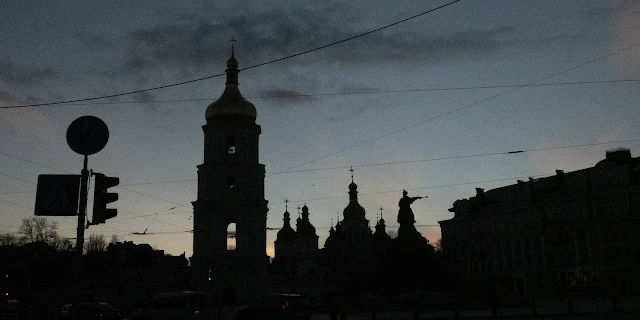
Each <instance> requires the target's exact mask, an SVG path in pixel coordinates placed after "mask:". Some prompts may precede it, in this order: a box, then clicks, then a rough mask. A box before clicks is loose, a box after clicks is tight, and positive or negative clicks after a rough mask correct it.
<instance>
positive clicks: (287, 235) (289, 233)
mask: <svg viewBox="0 0 640 320" xmlns="http://www.w3.org/2000/svg"><path fill="white" fill-rule="evenodd" d="M284 203H285V210H284V214H283V218H282V221H284V223H283V224H282V229H280V231H278V235H277V237H276V242H281V241H291V240H293V239H295V238H296V232H295V231H294V230H293V228H291V222H290V221H291V218H290V214H289V210H288V209H287V204H288V203H289V200H287V199H285V200H284Z"/></svg>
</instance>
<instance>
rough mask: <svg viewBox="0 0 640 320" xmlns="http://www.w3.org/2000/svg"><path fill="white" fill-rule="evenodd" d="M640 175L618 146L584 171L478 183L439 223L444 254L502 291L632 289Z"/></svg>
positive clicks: (639, 236)
mask: <svg viewBox="0 0 640 320" xmlns="http://www.w3.org/2000/svg"><path fill="white" fill-rule="evenodd" d="M639 178H640V158H633V157H631V152H630V150H628V149H617V150H612V151H608V152H607V153H606V158H605V159H604V160H602V161H600V162H598V163H597V164H596V165H595V166H594V167H591V168H586V169H582V170H578V171H574V172H569V173H565V172H563V171H561V170H556V174H555V175H554V176H551V177H546V178H541V179H532V178H530V179H529V181H526V182H525V181H518V182H517V183H516V184H513V185H509V186H505V187H501V188H496V189H492V190H488V191H486V192H485V191H484V190H483V189H480V188H477V189H476V196H475V197H471V198H469V199H461V200H457V201H455V202H454V204H453V207H452V208H451V209H449V211H451V212H453V213H454V214H455V215H454V217H453V218H452V219H450V220H445V221H440V222H439V223H440V227H441V231H442V249H443V252H444V254H445V255H447V256H448V257H449V258H450V259H451V260H453V262H454V263H455V265H457V266H458V271H459V274H460V276H461V277H462V278H463V279H466V280H477V281H478V282H481V283H484V284H489V285H497V286H498V287H499V290H500V291H501V292H502V293H505V294H514V295H521V296H522V295H529V294H538V293H544V292H558V291H565V292H566V291H588V290H601V291H602V290H616V291H623V292H624V291H634V290H637V289H636V288H638V285H639V284H640V283H639V282H638V275H640V184H639Z"/></svg>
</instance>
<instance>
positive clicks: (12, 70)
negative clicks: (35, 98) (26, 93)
mask: <svg viewBox="0 0 640 320" xmlns="http://www.w3.org/2000/svg"><path fill="white" fill-rule="evenodd" d="M60 77H61V75H60V73H58V72H56V71H54V70H53V69H52V68H50V67H46V68H37V67H32V66H29V67H26V66H17V65H14V64H12V63H10V62H5V61H0V80H1V81H3V82H4V83H6V84H9V85H11V84H14V85H34V84H38V83H41V82H43V81H47V80H52V79H58V78H60Z"/></svg>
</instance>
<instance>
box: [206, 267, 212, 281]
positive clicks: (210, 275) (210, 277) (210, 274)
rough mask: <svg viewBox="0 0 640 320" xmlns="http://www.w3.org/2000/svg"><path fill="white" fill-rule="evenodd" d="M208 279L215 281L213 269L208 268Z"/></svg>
mask: <svg viewBox="0 0 640 320" xmlns="http://www.w3.org/2000/svg"><path fill="white" fill-rule="evenodd" d="M207 281H209V282H211V281H213V272H212V271H211V269H207Z"/></svg>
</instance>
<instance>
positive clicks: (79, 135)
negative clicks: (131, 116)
mask: <svg viewBox="0 0 640 320" xmlns="http://www.w3.org/2000/svg"><path fill="white" fill-rule="evenodd" d="M107 141H109V128H107V125H106V124H105V123H104V122H103V121H102V120H100V118H97V117H94V116H83V117H80V118H78V119H76V120H73V122H71V124H70V125H69V128H67V144H68V145H69V147H70V148H71V150H73V151H75V152H76V153H79V154H81V155H84V162H83V166H82V171H81V174H80V205H79V207H78V233H77V237H76V253H77V255H78V256H82V249H83V247H84V229H85V220H86V216H87V185H88V180H89V170H88V169H87V162H88V158H89V157H88V156H89V155H91V154H94V153H97V152H99V151H100V150H102V148H104V146H106V145H107Z"/></svg>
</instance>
